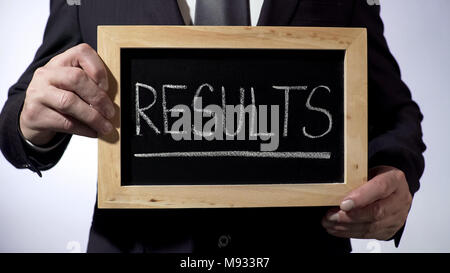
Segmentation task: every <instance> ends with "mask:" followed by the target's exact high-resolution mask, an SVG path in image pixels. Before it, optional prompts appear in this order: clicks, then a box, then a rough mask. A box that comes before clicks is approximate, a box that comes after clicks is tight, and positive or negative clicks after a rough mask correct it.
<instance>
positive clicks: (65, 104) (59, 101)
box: [19, 44, 115, 145]
mask: <svg viewBox="0 0 450 273" xmlns="http://www.w3.org/2000/svg"><path fill="white" fill-rule="evenodd" d="M107 90H108V78H107V72H106V69H105V66H104V64H103V62H102V60H101V59H100V57H99V56H98V55H97V53H96V52H95V50H94V49H92V48H91V47H90V46H89V45H87V44H80V45H78V46H75V47H73V48H70V49H68V50H67V51H65V52H64V53H62V54H60V55H57V56H55V57H54V58H53V59H51V60H50V61H49V62H48V63H47V64H46V65H45V66H43V67H41V68H38V69H37V70H36V71H35V73H34V75H33V79H32V80H31V82H30V84H29V86H28V89H27V92H26V97H25V102H24V105H23V108H22V112H21V113H20V121H19V123H20V130H21V131H22V134H23V136H24V137H25V138H26V139H27V140H28V141H30V142H31V143H33V144H35V145H45V144H47V143H48V142H50V140H51V139H52V138H53V137H54V136H55V134H56V132H63V133H69V134H77V135H82V136H87V137H97V135H98V134H100V135H106V134H108V133H110V132H111V131H112V130H113V126H112V124H111V122H110V121H109V120H110V119H111V118H112V117H114V114H115V111H114V105H113V103H112V101H111V100H110V98H109V97H108V95H107V94H106V92H107Z"/></svg>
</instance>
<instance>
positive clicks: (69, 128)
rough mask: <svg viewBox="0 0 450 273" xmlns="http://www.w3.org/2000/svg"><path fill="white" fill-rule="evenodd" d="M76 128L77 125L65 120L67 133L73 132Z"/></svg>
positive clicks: (64, 127)
mask: <svg viewBox="0 0 450 273" xmlns="http://www.w3.org/2000/svg"><path fill="white" fill-rule="evenodd" d="M74 127H75V124H74V123H73V122H72V121H70V120H69V119H68V118H64V120H63V129H64V130H66V131H69V132H70V131H72V130H73V129H74Z"/></svg>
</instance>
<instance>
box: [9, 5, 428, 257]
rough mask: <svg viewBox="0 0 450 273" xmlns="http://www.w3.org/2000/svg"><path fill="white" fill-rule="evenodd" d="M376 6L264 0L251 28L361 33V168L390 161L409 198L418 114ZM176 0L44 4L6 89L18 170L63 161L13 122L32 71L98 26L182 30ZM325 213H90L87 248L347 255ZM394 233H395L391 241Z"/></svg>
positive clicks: (12, 157) (92, 41) (419, 160)
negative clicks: (25, 56) (29, 52)
mask: <svg viewBox="0 0 450 273" xmlns="http://www.w3.org/2000/svg"><path fill="white" fill-rule="evenodd" d="M379 13H380V7H379V6H370V5H368V4H367V2H366V1H363V0H284V1H276V0H266V1H265V2H264V5H263V7H262V11H261V16H260V19H259V23H258V24H259V25H272V26H277V25H280V26H281V25H283V26H339V27H366V28H367V30H368V63H369V167H372V166H376V165H391V166H394V167H397V168H399V169H401V170H403V171H404V172H405V174H406V177H407V180H408V183H409V188H410V191H411V193H413V194H414V193H415V192H416V191H417V190H418V189H419V178H420V176H421V175H422V172H423V169H424V160H423V157H422V153H423V151H424V150H425V145H424V144H423V142H422V133H421V125H420V122H421V120H422V114H421V113H420V110H419V107H418V106H417V105H416V103H415V102H414V101H412V99H411V94H410V91H409V90H408V88H407V86H406V85H405V84H404V83H403V82H402V80H401V78H400V70H399V67H398V65H397V63H396V61H395V59H394V58H393V56H392V55H391V53H390V51H389V49H388V46H387V44H386V41H385V38H384V36H383V23H382V21H381V18H380V15H379ZM182 24H183V20H182V16H181V14H180V11H179V9H178V5H177V2H176V0H151V1H150V0H134V1H124V0H85V1H81V5H80V6H69V5H68V4H67V3H66V1H64V0H53V1H51V13H50V17H49V20H48V24H47V27H46V31H45V35H44V40H43V44H42V46H41V47H40V48H39V50H38V51H37V53H36V57H35V59H34V60H33V62H32V63H31V65H30V66H29V67H28V68H27V70H26V71H25V73H24V74H23V75H22V76H21V77H20V79H19V81H18V82H17V83H16V84H15V85H14V86H12V87H11V89H10V90H9V93H8V100H7V102H6V104H5V106H4V108H3V111H2V113H1V116H0V148H1V150H2V152H3V154H4V155H5V157H6V158H7V159H8V160H9V161H10V162H11V163H12V164H13V165H14V166H16V167H18V168H28V169H31V170H33V171H35V172H37V173H38V174H39V175H40V171H41V170H46V169H48V168H51V167H52V166H54V165H55V164H56V163H57V161H58V160H59V158H60V157H61V156H62V154H63V152H64V150H65V147H66V145H67V143H68V142H69V140H70V137H68V138H67V139H66V141H65V143H64V145H61V146H60V147H59V148H58V149H56V150H54V151H53V152H51V153H47V154H39V153H36V152H34V151H32V150H29V149H28V148H27V146H26V145H24V143H22V140H21V138H20V136H19V133H18V116H19V113H20V111H21V107H22V104H23V101H24V98H25V91H26V89H27V86H28V84H29V82H30V80H31V78H32V75H33V73H34V71H35V70H36V68H38V67H40V66H43V65H44V64H45V63H47V62H48V61H49V60H50V59H51V58H52V57H53V56H55V55H57V54H59V53H62V52H63V51H65V50H66V49H68V48H71V47H73V46H75V45H77V44H79V43H83V42H84V43H88V44H89V45H91V46H92V47H93V48H96V46H97V41H96V37H97V25H182ZM327 209H328V208H270V209H269V208H260V209H184V210H99V209H97V208H96V209H95V211H94V217H93V223H92V227H91V233H90V238H89V245H88V251H91V252H96V251H101V252H109V251H131V252H132V251H137V252H140V251H144V252H145V251H150V252H158V251H162V252H170V251H186V252H190V251H200V252H202V251H213V252H214V251H226V252H227V251H246V250H248V251H251V250H256V251H266V252H277V253H279V252H280V251H281V252H282V251H288V250H292V249H294V250H296V251H299V252H301V251H312V252H314V251H317V252H324V251H325V252H326V251H331V252H333V251H344V252H348V251H350V249H351V248H350V242H349V240H348V239H340V238H335V237H332V236H330V235H328V234H327V233H326V232H325V230H324V229H323V228H322V227H321V224H320V220H321V218H322V216H323V215H324V213H325V212H326V210H327ZM400 236H401V231H400V232H399V233H397V235H396V243H398V240H399V238H400Z"/></svg>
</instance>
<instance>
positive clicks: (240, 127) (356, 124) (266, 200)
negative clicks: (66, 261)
mask: <svg viewBox="0 0 450 273" xmlns="http://www.w3.org/2000/svg"><path fill="white" fill-rule="evenodd" d="M97 48H98V54H99V56H100V57H101V59H102V60H103V62H104V63H105V65H106V67H107V70H108V74H109V77H108V78H109V86H110V88H109V90H108V94H109V95H110V97H111V99H112V100H113V102H114V104H115V105H116V107H117V109H118V111H116V113H117V114H116V116H115V117H114V118H113V120H112V123H113V125H114V126H115V128H116V130H115V131H114V132H113V133H111V134H108V135H102V136H100V137H99V145H98V149H99V150H98V155H99V161H98V166H99V167H98V206H99V208H150V209H153V208H230V207H280V206H282V207H286V206H289V207H290V206H332V205H338V204H339V203H340V202H341V201H342V198H344V197H345V196H346V195H347V194H348V193H349V192H350V191H352V190H354V189H355V188H356V187H358V186H360V185H362V184H363V183H364V182H366V181H367V34H366V29H362V28H322V27H320V28H315V27H240V26H228V27H226V26H218V27H216V26H99V27H98V45H97Z"/></svg>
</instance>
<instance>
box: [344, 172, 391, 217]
mask: <svg viewBox="0 0 450 273" xmlns="http://www.w3.org/2000/svg"><path fill="white" fill-rule="evenodd" d="M397 187H398V183H395V181H393V179H392V178H391V177H390V176H389V173H383V174H380V175H377V176H375V177H374V178H372V179H371V180H369V181H368V182H367V183H365V184H364V185H362V186H360V187H358V188H357V189H355V190H353V191H352V192H351V193H350V194H349V195H348V196H347V197H345V198H344V201H343V202H342V203H341V206H340V208H341V209H342V210H344V211H350V210H352V209H357V208H363V207H365V206H367V205H369V204H371V203H374V202H375V201H377V200H380V199H384V198H386V197H388V196H389V195H391V194H392V193H393V192H394V191H395V190H396V189H397Z"/></svg>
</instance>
